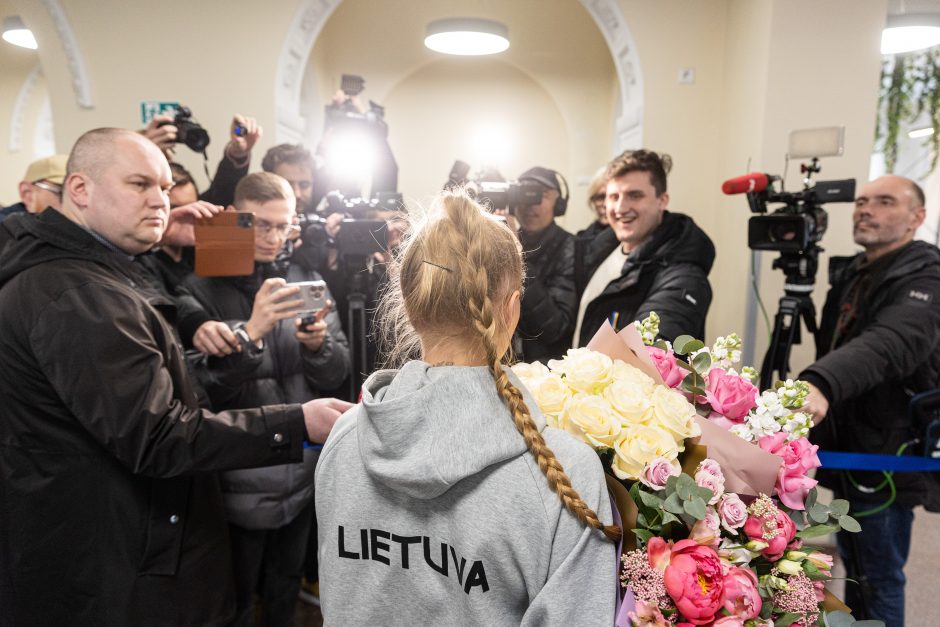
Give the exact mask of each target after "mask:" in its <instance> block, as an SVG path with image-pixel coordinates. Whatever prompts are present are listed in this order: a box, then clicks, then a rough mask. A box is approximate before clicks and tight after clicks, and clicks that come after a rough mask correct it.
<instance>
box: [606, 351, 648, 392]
mask: <svg viewBox="0 0 940 627" xmlns="http://www.w3.org/2000/svg"><path fill="white" fill-rule="evenodd" d="M610 373H611V376H612V377H613V379H614V381H626V382H629V383H635V384H637V385H639V386H640V387H641V388H643V390H644V391H645V392H646V394H647V395H650V394H652V393H653V388H654V387H655V386H656V382H655V381H653V378H652V377H650V376H649V375H648V374H646V373H645V372H643V371H642V370H640V369H639V368H636V367H634V366H631V365H630V364H628V363H626V362H623V361H621V360H619V359H615V360H614V365H613V367H612V368H611V371H610Z"/></svg>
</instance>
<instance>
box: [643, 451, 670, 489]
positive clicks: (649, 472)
mask: <svg viewBox="0 0 940 627" xmlns="http://www.w3.org/2000/svg"><path fill="white" fill-rule="evenodd" d="M678 475H679V468H677V467H676V464H675V463H674V462H671V461H669V460H668V459H666V458H665V457H657V458H655V459H653V461H651V462H650V463H649V464H647V465H646V468H644V469H643V472H642V474H640V483H642V484H643V485H645V486H647V487H648V488H651V489H653V490H656V491H657V492H658V491H659V490H662V489H663V488H665V487H666V481H668V479H669V477H676V476H678Z"/></svg>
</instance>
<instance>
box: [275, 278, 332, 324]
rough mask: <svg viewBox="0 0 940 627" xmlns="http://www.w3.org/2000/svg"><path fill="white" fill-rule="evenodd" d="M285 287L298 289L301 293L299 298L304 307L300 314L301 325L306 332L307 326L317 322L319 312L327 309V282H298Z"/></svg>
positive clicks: (298, 295)
mask: <svg viewBox="0 0 940 627" xmlns="http://www.w3.org/2000/svg"><path fill="white" fill-rule="evenodd" d="M284 287H298V288H300V293H299V294H297V298H302V299H303V301H304V304H303V306H302V307H301V308H300V310H299V311H298V313H299V314H300V320H301V322H300V325H301V327H302V328H303V329H304V330H306V328H307V326H309V325H311V324H313V323H315V322H316V314H317V312H318V311H320V310H321V309H323V308H324V307H326V300H327V299H326V282H325V281H298V282H296V283H288V284H287V285H285V286H284Z"/></svg>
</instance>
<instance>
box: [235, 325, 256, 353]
mask: <svg viewBox="0 0 940 627" xmlns="http://www.w3.org/2000/svg"><path fill="white" fill-rule="evenodd" d="M233 333H235V337H237V338H238V339H239V340H241V342H242V343H243V344H244V345H245V346H246V347H247V348H248V350H249V351H251V352H254V353H260V352H261V351H263V350H264V339H261V338H259V339H257V340H252V339H251V336H249V335H248V331H246V330H245V327H244V326H238V327H235V329H234V330H233Z"/></svg>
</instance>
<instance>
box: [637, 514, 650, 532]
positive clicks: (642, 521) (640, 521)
mask: <svg viewBox="0 0 940 627" xmlns="http://www.w3.org/2000/svg"><path fill="white" fill-rule="evenodd" d="M636 524H637V525H639V526H640V527H643V528H644V529H646V528H647V527H649V526H650V524H649V522H647V520H646V514H643V513H640V514H637V515H636Z"/></svg>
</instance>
